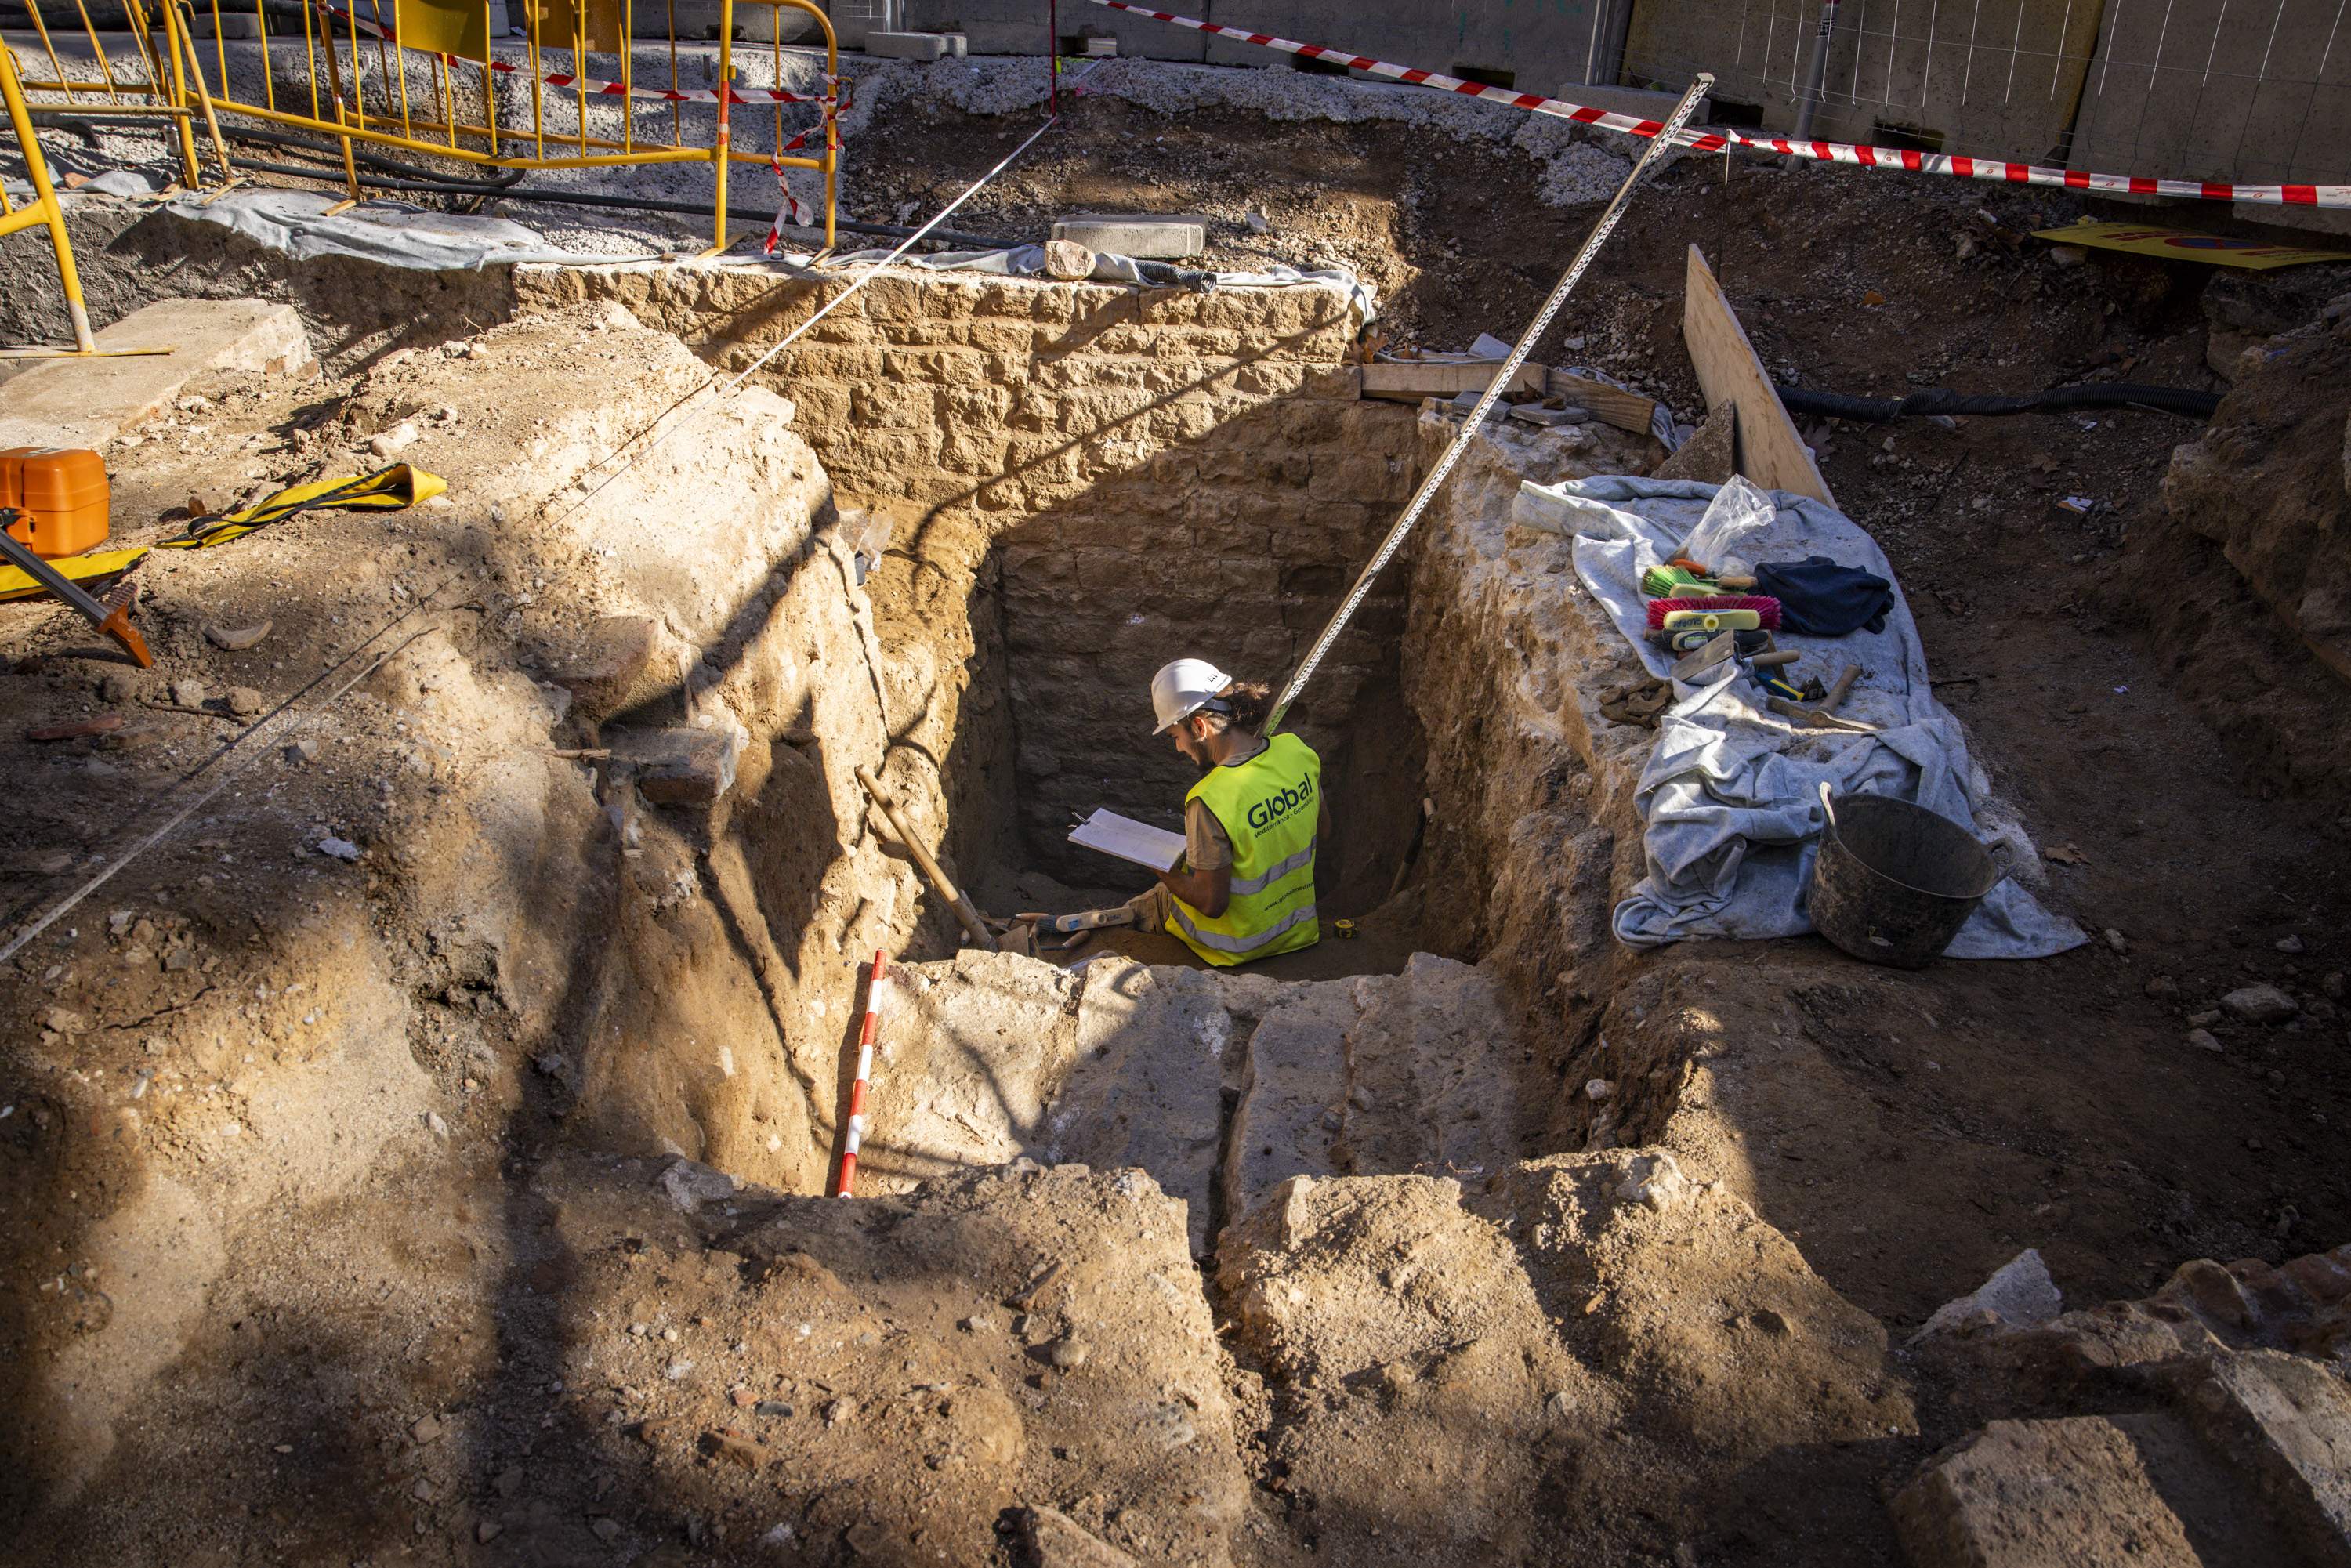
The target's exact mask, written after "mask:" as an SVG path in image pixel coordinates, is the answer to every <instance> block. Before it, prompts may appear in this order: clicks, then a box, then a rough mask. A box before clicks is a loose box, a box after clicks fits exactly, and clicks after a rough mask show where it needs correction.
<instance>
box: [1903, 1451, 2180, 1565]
mask: <svg viewBox="0 0 2351 1568" xmlns="http://www.w3.org/2000/svg"><path fill="white" fill-rule="evenodd" d="M1894 1522H1895V1527H1896V1530H1897V1531H1899V1532H1900V1534H1901V1538H1902V1546H1903V1550H1904V1552H1905V1553H1906V1554H1907V1557H1908V1559H1909V1561H1910V1563H1912V1564H1913V1565H1914V1568H2199V1563H2200V1560H2199V1558H2198V1556H2197V1554H2196V1550H2195V1548H2194V1547H2193V1546H2191V1545H2190V1544H2189V1540H2188V1532H2187V1531H2186V1530H2185V1529H2183V1528H2182V1527H2181V1525H2180V1522H2179V1516H2178V1515H2176V1514H2174V1513H2173V1512H2172V1511H2171V1509H2170V1506H2169V1505H2168V1504H2167V1503H2166V1502H2165V1501H2164V1500H2163V1498H2162V1497H2161V1495H2160V1494H2158V1492H2157V1490H2156V1489H2155V1482H2154V1481H2153V1479H2150V1478H2149V1477H2148V1475H2147V1467H2146V1466H2145V1465H2144V1464H2143V1463H2141V1462H2140V1459H2139V1457H2138V1451H2137V1448H2134V1447H2133V1446H2132V1444H2131V1440H2130V1438H2129V1437H2128V1436H2127V1435H2126V1434H2125V1433H2124V1432H2123V1431H2122V1430H2121V1428H2119V1427H2116V1426H2115V1424H2114V1423H2113V1422H2111V1421H2108V1420H2106V1419H2105V1417H2103V1416H2073V1417H2069V1418H2067V1419H2064V1420H2060V1421H1994V1422H1992V1423H1991V1424H1990V1425H1989V1426H1986V1427H1984V1428H1983V1429H1982V1430H1980V1431H1979V1432H1976V1433H1974V1434H1973V1435H1972V1436H1970V1437H1966V1438H1964V1439H1962V1440H1961V1441H1960V1442H1959V1444H1957V1445H1956V1446H1954V1447H1953V1448H1949V1449H1948V1450H1946V1451H1945V1452H1944V1453H1942V1454H1939V1455H1938V1456H1937V1457H1936V1458H1933V1459H1931V1460H1929V1461H1928V1465H1927V1468H1926V1469H1924V1470H1922V1471H1921V1472H1920V1473H1919V1475H1918V1478H1917V1479H1916V1480H1914V1481H1912V1482H1911V1483H1910V1484H1909V1485H1908V1486H1907V1487H1906V1488H1904V1489H1903V1490H1902V1492H1901V1494H1900V1495H1899V1496H1897V1497H1896V1499H1895V1500H1894Z"/></svg>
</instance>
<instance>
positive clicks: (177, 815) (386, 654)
mask: <svg viewBox="0 0 2351 1568" xmlns="http://www.w3.org/2000/svg"><path fill="white" fill-rule="evenodd" d="M419 607H420V608H421V607H422V605H421V601H420V605H419ZM403 619H404V617H403ZM396 623H397V622H395V624H396ZM433 630H434V628H433V627H430V626H425V627H421V628H419V629H418V630H416V631H414V632H410V633H409V634H408V635H407V636H405V637H403V638H402V639H401V640H400V641H399V642H398V643H395V644H393V645H392V647H389V648H386V649H385V650H384V651H383V652H382V653H380V654H378V655H377V656H376V657H375V658H373V659H372V660H371V661H369V663H368V666H367V668H365V669H363V670H361V671H360V673H359V674H356V675H353V676H352V677H351V678H350V680H348V681H345V682H344V683H343V684H342V685H340V686H337V687H336V688H335V690H334V691H333V693H332V694H331V695H329V696H328V697H327V699H326V700H325V701H324V702H321V703H319V705H318V706H316V707H313V708H311V709H310V710H309V711H308V712H307V713H301V714H297V715H296V716H295V717H294V721H293V722H292V723H291V724H289V725H287V727H285V728H284V729H283V730H281V731H280V732H279V733H280V735H281V736H283V737H287V738H289V739H290V738H292V737H296V736H298V735H300V734H301V733H302V731H303V730H304V729H305V728H307V727H308V726H309V725H310V724H311V723H312V722H314V721H315V720H316V719H317V718H318V717H319V716H320V715H321V714H323V713H324V712H325V711H326V710H327V709H328V708H329V707H331V706H334V705H335V704H336V703H337V702H339V701H340V700H341V699H342V697H343V695H344V694H345V693H347V692H349V691H350V689H351V688H352V687H353V686H356V685H359V684H360V682H361V681H363V680H366V679H367V678H368V677H369V676H370V675H371V674H375V673H376V671H378V670H379V669H381V668H382V667H383V664H384V662H385V661H386V660H388V659H390V658H391V657H392V655H393V654H394V653H399V652H400V651H401V650H402V648H405V647H407V646H408V645H409V644H410V643H413V642H415V641H416V640H417V639H418V638H419V637H422V636H423V635H424V634H425V632H430V631H433ZM382 634H383V633H382V632H377V633H376V634H375V635H376V636H377V637H380V636H381V635H382ZM374 640H375V638H374V637H371V638H369V639H368V641H369V642H373V641H374ZM366 645H367V643H360V647H365V646H366ZM354 652H356V650H354ZM346 657H349V655H346ZM289 700H290V699H289ZM280 711H281V712H282V711H283V705H280ZM267 722H268V720H267V719H264V720H262V721H261V724H266V723H267ZM261 724H256V725H255V726H254V727H253V728H252V729H248V730H246V732H245V736H240V737H237V739H236V740H235V741H231V742H230V743H229V747H235V746H236V745H237V744H239V743H240V742H241V741H243V740H244V738H245V737H246V736H250V735H252V734H254V733H255V732H256V731H257V730H259V729H260V728H261ZM229 747H223V748H222V750H221V751H220V752H219V753H218V754H216V755H215V757H214V759H213V760H214V761H217V760H218V759H219V758H220V757H223V756H225V755H227V752H228V749H229ZM264 755H266V754H265V753H264V752H262V751H260V750H255V751H250V752H247V753H246V757H245V759H244V760H243V761H241V762H239V763H238V764H237V765H236V766H235V767H234V768H230V769H229V770H228V771H227V772H225V773H224V774H222V775H221V776H220V777H219V778H218V779H214V781H213V784H212V787H211V788H210V789H205V790H204V792H203V793H202V794H200V795H197V796H196V797H195V798H194V799H193V800H190V801H189V802H188V803H187V804H186V805H184V806H182V807H181V808H180V809H179V810H176V811H174V812H172V814H171V815H170V816H168V817H166V818H164V819H163V821H162V822H160V823H158V824H157V825H156V827H155V830H154V831H152V832H151V833H149V834H148V835H147V836H146V837H145V838H142V839H141V840H139V841H137V842H135V843H133V844H132V845H131V847H130V848H129V849H127V850H125V851H123V852H121V853H120V854H119V855H117V856H115V857H114V859H113V860H111V861H110V862H108V863H107V866H106V869H105V870H103V871H101V872H99V873H98V874H97V875H96V876H94V877H91V878H90V879H89V881H88V882H85V883H82V884H81V885H80V886H79V887H78V888H76V889H74V890H73V892H71V893H69V894H67V895H66V896H65V897H64V898H62V899H59V900H58V901H57V903H56V904H54V905H52V906H51V907H50V909H49V912H48V913H47V914H46V915H42V916H41V917H40V918H39V919H37V920H36V921H34V922H33V923H32V924H31V925H27V926H26V927H25V929H24V930H22V931H19V932H18V933H17V934H16V936H14V937H12V938H11V939H10V940H9V943H8V945H7V946H5V947H0V964H5V963H6V962H7V961H8V960H9V959H11V958H13V957H15V956H16V955H17V954H18V953H20V952H22V951H24V949H25V946H26V944H28V943H30V942H31V941H32V940H33V939H34V938H35V937H37V936H39V935H40V934H41V933H42V932H44V931H47V929H48V928H49V927H50V926H52V925H56V924H57V922H58V921H59V920H62V919H63V918H65V916H66V915H68V914H69V913H71V912H72V911H73V909H74V908H75V907H76V906H77V905H78V904H80V903H81V901H82V900H83V899H85V898H88V897H89V895H90V894H93V893H96V892H97V891H98V890H99V888H101V887H104V886H105V885H106V884H107V883H109V882H110V881H112V880H113V877H114V873H116V872H119V871H120V870H121V869H122V868H123V867H124V866H127V865H129V864H130V863H131V862H132V861H134V860H137V859H138V858H139V857H140V856H141V855H142V854H144V853H145V852H147V851H149V850H151V849H152V848H154V847H155V846H156V845H157V844H158V843H160V842H162V840H163V838H164V836H165V835H166V834H168V833H170V832H171V831H172V829H174V828H176V827H178V826H179V825H180V824H181V823H182V822H184V821H187V820H188V819H189V818H190V817H191V816H193V815H194V814H195V812H196V810H198V809H199V808H200V807H202V806H203V805H204V803H205V802H206V801H208V800H212V799H213V797H214V796H215V795H218V794H219V793H220V792H221V791H222V790H224V789H227V788H228V787H229V786H230V785H231V784H234V783H235V782H236V781H237V780H238V779H241V778H243V777H244V776H245V772H246V769H247V768H251V767H252V766H253V765H254V764H255V763H256V762H258V761H259V760H261V758H262V757H263V756H264ZM210 765H211V764H210V763H209V762H208V763H207V764H206V766H207V767H209V766H210ZM189 777H191V778H193V777H194V775H193V774H191V775H189ZM175 787H176V786H175Z"/></svg>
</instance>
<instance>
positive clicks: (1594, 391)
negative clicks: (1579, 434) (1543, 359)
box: [1549, 371, 1657, 435]
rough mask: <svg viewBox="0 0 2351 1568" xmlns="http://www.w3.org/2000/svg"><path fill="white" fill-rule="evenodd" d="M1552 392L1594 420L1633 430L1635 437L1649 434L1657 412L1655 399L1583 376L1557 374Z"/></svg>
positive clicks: (1552, 385) (1569, 372) (1555, 372)
mask: <svg viewBox="0 0 2351 1568" xmlns="http://www.w3.org/2000/svg"><path fill="white" fill-rule="evenodd" d="M1549 386H1550V390H1551V391H1552V392H1554V393H1556V394H1558V395H1559V396H1562V397H1564V398H1565V399H1567V401H1568V402H1572V403H1573V404H1575V405H1576V406H1577V407H1578V408H1588V409H1590V410H1591V411H1592V417H1593V418H1594V419H1596V420H1598V421H1599V422H1600V423H1603V424H1613V425H1614V426H1615V427H1616V428H1617V429H1619V430H1629V431H1631V432H1632V433H1633V434H1635V435H1646V434H1649V423H1650V419H1651V416H1652V415H1654V414H1655V413H1656V412H1657V402H1656V399H1655V398H1646V397H1643V396H1642V395H1641V394H1640V393H1639V392H1626V391H1625V389H1624V388H1623V387H1612V386H1610V385H1609V384H1608V383H1607V382H1595V381H1593V379H1592V378H1591V377H1589V376H1579V375H1576V374H1574V373H1573V372H1571V371H1552V373H1551V381H1550V382H1549Z"/></svg>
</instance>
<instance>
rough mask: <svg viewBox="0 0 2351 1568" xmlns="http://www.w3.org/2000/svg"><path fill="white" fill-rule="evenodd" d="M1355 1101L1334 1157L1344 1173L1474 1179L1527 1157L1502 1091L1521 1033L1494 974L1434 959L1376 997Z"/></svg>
mask: <svg viewBox="0 0 2351 1568" xmlns="http://www.w3.org/2000/svg"><path fill="white" fill-rule="evenodd" d="M1346 1044H1347V1051H1346V1073H1347V1100H1346V1103H1345V1104H1343V1106H1342V1107H1341V1108H1340V1113H1339V1114H1340V1121H1341V1130H1340V1138H1339V1141H1338V1145H1337V1146H1336V1148H1335V1149H1334V1151H1333V1157H1334V1158H1335V1159H1336V1160H1337V1161H1338V1162H1339V1168H1340V1169H1341V1170H1343V1171H1348V1172H1353V1173H1358V1174H1362V1175H1366V1176H1368V1175H1375V1174H1379V1173H1382V1172H1387V1171H1416V1172H1419V1173H1422V1174H1425V1175H1433V1176H1458V1177H1460V1178H1461V1179H1463V1180H1465V1181H1468V1180H1475V1179H1477V1178H1478V1177H1479V1176H1489V1175H1491V1174H1493V1173H1494V1172H1496V1171H1499V1170H1501V1169H1502V1168H1503V1167H1505V1166H1509V1165H1510V1164H1511V1163H1512V1162H1514V1161H1516V1160H1517V1159H1519V1158H1520V1154H1521V1150H1520V1148H1519V1146H1518V1145H1519V1138H1518V1136H1517V1129H1516V1127H1515V1126H1514V1124H1513V1123H1514V1117H1513V1113H1512V1111H1511V1109H1510V1106H1509V1105H1508V1104H1507V1103H1505V1102H1506V1100H1507V1097H1506V1096H1502V1095H1499V1094H1498V1093H1497V1092H1496V1086H1497V1085H1498V1084H1503V1083H1508V1082H1512V1081H1513V1076H1514V1074H1515V1073H1516V1071H1517V1067H1516V1065H1515V1064H1514V1063H1513V1062H1511V1061H1508V1060H1505V1058H1506V1057H1508V1056H1510V1055H1513V1054H1515V1053H1517V1052H1518V1051H1520V1049H1521V1048H1520V1045H1519V1043H1518V1031H1517V1030H1516V1029H1515V1028H1513V1027H1512V1024H1511V1020H1510V1016H1509V1014H1508V1013H1507V1011H1506V1010H1505V1009H1504V1007H1503V1004H1502V998H1501V996H1500V992H1499V988H1498V987H1497V986H1496V984H1495V982H1494V979H1493V977H1491V976H1489V975H1487V974H1485V973H1484V972H1483V971H1481V970H1479V969H1477V968H1475V967H1472V966H1470V965H1468V964H1463V963H1458V962H1457V961H1455V960H1454V959H1451V958H1440V957H1437V956H1436V955H1434V954H1431V953H1415V954H1414V955H1413V956H1412V957H1411V958H1410V959H1409V960H1408V961H1407V962H1406V963H1405V967H1404V972H1403V973H1402V974H1400V975H1397V976H1395V977H1393V978H1392V979H1391V980H1389V981H1388V982H1387V983H1386V984H1385V985H1383V986H1381V987H1379V988H1376V989H1374V990H1371V991H1369V992H1367V993H1366V997H1365V1004H1364V1013H1363V1017H1362V1018H1360V1019H1357V1020H1356V1022H1355V1023H1354V1025H1353V1027H1351V1028H1350V1029H1349V1030H1347V1035H1346Z"/></svg>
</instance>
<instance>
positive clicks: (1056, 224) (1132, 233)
mask: <svg viewBox="0 0 2351 1568" xmlns="http://www.w3.org/2000/svg"><path fill="white" fill-rule="evenodd" d="M1053 237H1054V238H1055V239H1066V240H1072V241H1075V242H1076V243H1077V244H1079V245H1081V246H1085V247H1086V248H1087V249H1088V250H1097V251H1105V250H1106V251H1108V252H1110V253H1111V254H1112V255H1113V256H1135V257H1137V258H1139V259H1144V260H1156V261H1180V260H1182V259H1183V258H1184V257H1186V256H1197V255H1199V254H1200V253H1201V252H1202V251H1204V250H1206V249H1207V247H1208V221H1207V219H1206V218H1202V217H1197V216H1193V215H1189V214H1175V213H1170V214H1148V213H1135V214H1118V213H1081V214H1076V215H1074V216H1071V217H1066V218H1056V219H1054V220H1053Z"/></svg>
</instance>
